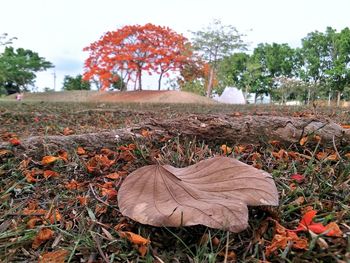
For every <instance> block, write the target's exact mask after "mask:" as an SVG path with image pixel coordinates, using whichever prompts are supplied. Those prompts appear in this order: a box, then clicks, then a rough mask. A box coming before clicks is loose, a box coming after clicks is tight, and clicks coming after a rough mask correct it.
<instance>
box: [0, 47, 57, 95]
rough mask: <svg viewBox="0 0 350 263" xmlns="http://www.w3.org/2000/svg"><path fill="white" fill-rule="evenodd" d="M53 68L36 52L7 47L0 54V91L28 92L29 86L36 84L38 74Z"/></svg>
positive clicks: (10, 92) (9, 92)
mask: <svg viewBox="0 0 350 263" xmlns="http://www.w3.org/2000/svg"><path fill="white" fill-rule="evenodd" d="M5 44H9V42H8V41H7V42H5ZM52 66H53V65H52V64H51V63H50V62H48V61H46V60H45V59H44V58H43V57H40V56H39V54H38V53H36V52H34V51H31V50H29V49H24V48H17V49H14V48H13V47H11V46H9V47H8V46H6V47H5V50H4V52H3V53H0V89H2V90H3V91H4V92H6V93H7V94H13V93H16V92H21V91H24V90H27V89H28V85H33V84H34V81H35V78H36V73H37V72H39V71H43V70H46V69H48V68H51V67H52Z"/></svg>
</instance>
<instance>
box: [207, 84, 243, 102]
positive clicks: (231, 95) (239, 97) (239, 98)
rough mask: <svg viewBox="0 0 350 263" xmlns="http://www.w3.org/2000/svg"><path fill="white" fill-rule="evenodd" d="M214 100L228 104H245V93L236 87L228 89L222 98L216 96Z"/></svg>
mask: <svg viewBox="0 0 350 263" xmlns="http://www.w3.org/2000/svg"><path fill="white" fill-rule="evenodd" d="M213 99H214V100H216V101H218V102H221V103H227V104H245V103H246V102H245V99H244V96H243V92H242V91H241V90H239V89H237V88H234V87H226V88H225V90H224V92H223V93H222V94H221V96H218V95H214V97H213Z"/></svg>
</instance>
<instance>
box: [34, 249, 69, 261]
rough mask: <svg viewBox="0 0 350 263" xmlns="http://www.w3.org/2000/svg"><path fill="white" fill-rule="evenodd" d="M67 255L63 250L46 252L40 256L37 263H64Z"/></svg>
mask: <svg viewBox="0 0 350 263" xmlns="http://www.w3.org/2000/svg"><path fill="white" fill-rule="evenodd" d="M68 254H69V252H68V251H67V250H64V249H60V250H56V251H52V252H48V253H45V254H43V255H41V256H40V258H39V263H64V262H65V260H66V257H67V256H68Z"/></svg>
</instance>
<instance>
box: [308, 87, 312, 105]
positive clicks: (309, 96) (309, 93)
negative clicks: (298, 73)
mask: <svg viewBox="0 0 350 263" xmlns="http://www.w3.org/2000/svg"><path fill="white" fill-rule="evenodd" d="M310 99H311V88H309V89H308V92H307V105H310Z"/></svg>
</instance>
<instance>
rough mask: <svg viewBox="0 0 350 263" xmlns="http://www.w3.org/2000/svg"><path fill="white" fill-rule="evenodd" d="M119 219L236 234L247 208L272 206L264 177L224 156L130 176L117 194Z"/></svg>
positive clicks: (269, 182)
mask: <svg viewBox="0 0 350 263" xmlns="http://www.w3.org/2000/svg"><path fill="white" fill-rule="evenodd" d="M118 204H119V208H120V211H121V212H122V214H123V215H124V216H128V217H130V218H132V219H134V220H136V221H138V222H140V223H143V224H149V225H153V226H173V227H177V226H190V225H198V224H202V225H206V226H209V227H212V228H220V229H228V230H230V231H232V232H239V231H242V230H244V229H245V228H246V227H247V226H248V208H247V206H248V205H249V206H259V205H273V206H277V205H278V193H277V189H276V186H275V184H274V181H273V179H272V177H271V175H269V174H268V173H266V172H264V171H261V170H258V169H256V168H254V167H252V166H249V165H247V164H244V163H242V162H240V161H238V160H236V159H233V158H228V157H214V158H211V159H208V160H204V161H201V162H199V163H197V164H195V165H191V166H188V167H186V168H175V167H172V166H170V165H164V166H160V165H149V166H145V167H142V168H140V169H138V170H136V171H134V172H133V173H131V174H130V175H129V176H128V177H127V178H126V179H125V181H124V182H123V184H122V186H121V188H120V190H119V193H118Z"/></svg>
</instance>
